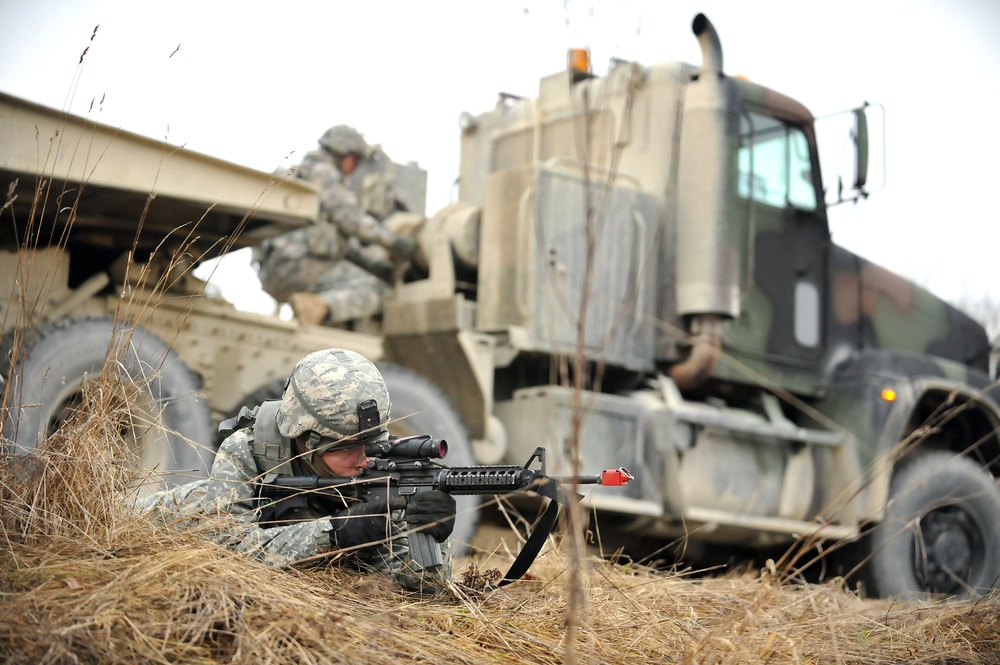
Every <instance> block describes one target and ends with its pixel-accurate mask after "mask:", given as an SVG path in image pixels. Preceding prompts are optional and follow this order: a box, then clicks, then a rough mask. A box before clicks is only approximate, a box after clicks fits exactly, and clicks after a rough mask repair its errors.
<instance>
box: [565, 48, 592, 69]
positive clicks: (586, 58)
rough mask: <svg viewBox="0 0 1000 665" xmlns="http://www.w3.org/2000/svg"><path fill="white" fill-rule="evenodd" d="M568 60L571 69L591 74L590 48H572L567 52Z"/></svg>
mask: <svg viewBox="0 0 1000 665" xmlns="http://www.w3.org/2000/svg"><path fill="white" fill-rule="evenodd" d="M567 61H568V64H569V68H570V69H572V70H574V71H577V72H581V73H583V74H590V72H591V70H590V49H586V48H571V49H570V50H569V52H568V54H567Z"/></svg>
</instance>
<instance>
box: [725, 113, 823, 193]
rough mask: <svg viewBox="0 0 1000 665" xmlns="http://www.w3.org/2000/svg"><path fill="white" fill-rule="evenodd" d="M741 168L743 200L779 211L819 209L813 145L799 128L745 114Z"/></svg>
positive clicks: (742, 121)
mask: <svg viewBox="0 0 1000 665" xmlns="http://www.w3.org/2000/svg"><path fill="white" fill-rule="evenodd" d="M738 164H739V181H738V184H737V192H738V193H739V195H740V197H741V198H744V199H752V200H754V201H757V202H758V203H763V204H765V205H769V206H774V207H776V208H784V207H787V206H794V207H796V208H801V209H803V210H815V209H816V190H815V189H814V187H813V175H812V162H811V160H810V159H809V141H808V140H807V139H806V135H805V134H804V133H803V132H802V130H801V129H799V128H798V127H795V126H794V125H789V124H787V123H785V122H782V121H781V120H778V119H776V118H771V117H768V116H766V115H762V114H760V113H756V112H754V111H745V112H744V113H743V115H742V116H741V117H740V148H739V161H738Z"/></svg>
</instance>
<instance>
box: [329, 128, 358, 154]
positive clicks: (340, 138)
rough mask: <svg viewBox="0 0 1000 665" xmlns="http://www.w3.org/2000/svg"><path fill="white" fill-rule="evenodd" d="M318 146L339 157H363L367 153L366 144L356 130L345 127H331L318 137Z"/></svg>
mask: <svg viewBox="0 0 1000 665" xmlns="http://www.w3.org/2000/svg"><path fill="white" fill-rule="evenodd" d="M319 144H320V145H321V146H323V147H324V148H326V149H327V150H330V151H332V152H336V153H338V154H341V155H350V154H356V155H364V154H367V152H368V144H367V143H365V139H364V137H363V136H361V134H360V132H358V130H356V129H354V128H353V127H349V126H347V125H337V126H336V127H331V128H330V129H328V130H326V132H324V133H323V136H321V137H319Z"/></svg>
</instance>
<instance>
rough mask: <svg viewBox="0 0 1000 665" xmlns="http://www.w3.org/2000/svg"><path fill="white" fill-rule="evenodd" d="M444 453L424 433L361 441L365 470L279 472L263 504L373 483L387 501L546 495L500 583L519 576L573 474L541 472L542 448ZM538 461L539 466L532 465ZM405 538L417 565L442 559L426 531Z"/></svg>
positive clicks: (609, 474) (616, 480)
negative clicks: (513, 457) (473, 459)
mask: <svg viewBox="0 0 1000 665" xmlns="http://www.w3.org/2000/svg"><path fill="white" fill-rule="evenodd" d="M447 454H448V442H447V441H445V440H444V439H436V438H434V437H431V436H430V435H427V434H422V435H418V436H408V437H405V438H401V439H395V438H391V439H390V440H389V441H381V442H370V443H367V444H365V455H366V456H367V457H368V468H367V469H365V470H364V471H363V472H362V473H361V474H359V475H358V476H355V477H352V478H338V477H319V476H277V477H276V478H274V479H273V480H271V481H270V482H269V483H266V484H262V485H261V488H260V498H261V499H262V502H263V503H264V504H265V505H266V503H267V502H270V501H281V500H283V499H287V498H290V497H292V496H295V495H298V494H301V493H313V494H319V495H325V496H328V497H330V498H333V499H337V500H343V498H344V496H345V495H346V494H349V493H351V492H352V491H353V492H357V493H358V494H364V493H366V488H367V491H368V492H370V491H373V489H374V488H375V487H377V486H379V485H386V484H387V485H388V486H389V488H390V497H389V498H390V502H392V499H394V498H396V497H402V498H403V499H404V500H405V499H408V498H409V497H411V496H413V495H415V494H417V493H418V492H427V491H430V490H441V491H443V492H447V493H448V494H458V495H461V494H509V493H513V492H522V491H530V492H534V493H536V494H539V495H541V496H544V497H546V498H547V499H549V500H550V501H549V506H548V507H547V509H546V511H545V514H544V515H543V517H542V520H541V521H540V522H539V523H538V525H537V526H536V528H535V530H534V531H533V532H532V534H531V536H529V538H528V541H527V542H526V543H525V545H524V547H523V548H522V549H521V552H520V553H519V554H518V556H517V558H516V559H515V560H514V563H513V564H512V565H511V567H510V570H509V571H507V574H506V575H505V576H504V578H503V579H502V580H501V581H500V583H499V586H503V585H505V584H509V583H510V582H513V581H515V580H517V579H519V578H520V577H521V576H523V575H524V573H525V572H527V570H528V568H529V567H530V566H531V563H532V562H533V561H534V560H535V557H536V556H537V555H538V552H539V551H541V549H542V545H543V544H544V542H545V539H546V538H547V537H548V535H549V533H550V532H551V531H552V527H553V526H555V523H556V519H557V517H558V512H559V503H560V502H561V503H568V498H567V497H566V493H565V491H561V488H560V486H561V485H565V484H567V483H570V482H571V481H572V480H574V478H573V477H570V476H562V477H553V476H549V475H548V474H547V473H546V472H545V449H544V448H541V447H539V448H536V449H535V452H534V453H533V454H532V455H531V457H529V458H528V461H527V462H525V463H524V465H523V466H517V465H506V464H501V465H491V466H456V467H446V466H444V465H442V464H440V463H438V462H437V461H436V460H439V459H442V458H444V457H445V455H447ZM536 461H537V462H538V467H537V468H531V467H532V465H533V464H534V463H535V462H536ZM575 480H576V482H577V483H578V484H580V485H605V486H621V485H625V484H627V483H628V481H630V480H632V474H631V473H629V472H628V470H627V469H625V468H618V469H610V470H607V471H602V472H601V473H598V474H594V475H582V476H579V477H576V478H575ZM578 498H579V497H578ZM407 538H408V540H409V546H410V556H411V558H412V559H413V562H414V563H415V564H416V565H418V566H420V567H421V568H431V567H433V566H438V565H441V564H442V563H443V562H444V558H443V555H442V553H441V548H440V546H439V545H438V543H437V541H435V540H434V539H433V538H432V537H431V536H430V535H428V534H427V533H424V532H421V531H413V532H410V533H409V534H408V536H407Z"/></svg>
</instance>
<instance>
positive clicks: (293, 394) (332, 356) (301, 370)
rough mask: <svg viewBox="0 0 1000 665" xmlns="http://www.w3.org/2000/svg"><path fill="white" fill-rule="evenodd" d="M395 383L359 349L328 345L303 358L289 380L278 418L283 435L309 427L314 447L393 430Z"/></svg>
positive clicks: (291, 435)
mask: <svg viewBox="0 0 1000 665" xmlns="http://www.w3.org/2000/svg"><path fill="white" fill-rule="evenodd" d="M389 406H390V405H389V389H388V388H386V385H385V380H384V379H383V378H382V374H381V373H380V372H379V371H378V368H376V367H375V365H374V364H373V363H372V362H371V361H370V360H368V359H367V358H365V357H364V356H362V355H361V354H359V353H355V352H354V351H347V350H344V349H326V350H323V351H316V352H314V353H310V354H309V355H307V356H306V357H305V358H303V359H302V360H300V361H299V362H298V363H297V364H296V365H295V368H294V369H293V370H292V375H291V376H290V377H288V383H286V384H285V392H284V394H283V395H282V398H281V405H280V406H279V407H278V413H277V414H276V416H275V420H276V421H277V423H278V431H279V432H281V435H282V436H284V437H286V438H289V439H294V438H295V437H298V436H301V435H302V434H306V433H309V434H310V439H309V442H308V443H307V444H306V445H307V447H308V448H309V449H311V450H329V449H331V448H334V447H337V446H336V445H334V444H335V443H336V442H340V441H342V440H344V439H348V438H349V440H348V441H344V444H351V445H352V442H357V443H366V442H368V441H374V440H376V439H378V438H384V437H387V436H388V434H389V431H388V429H387V428H386V423H387V422H388V421H389Z"/></svg>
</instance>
